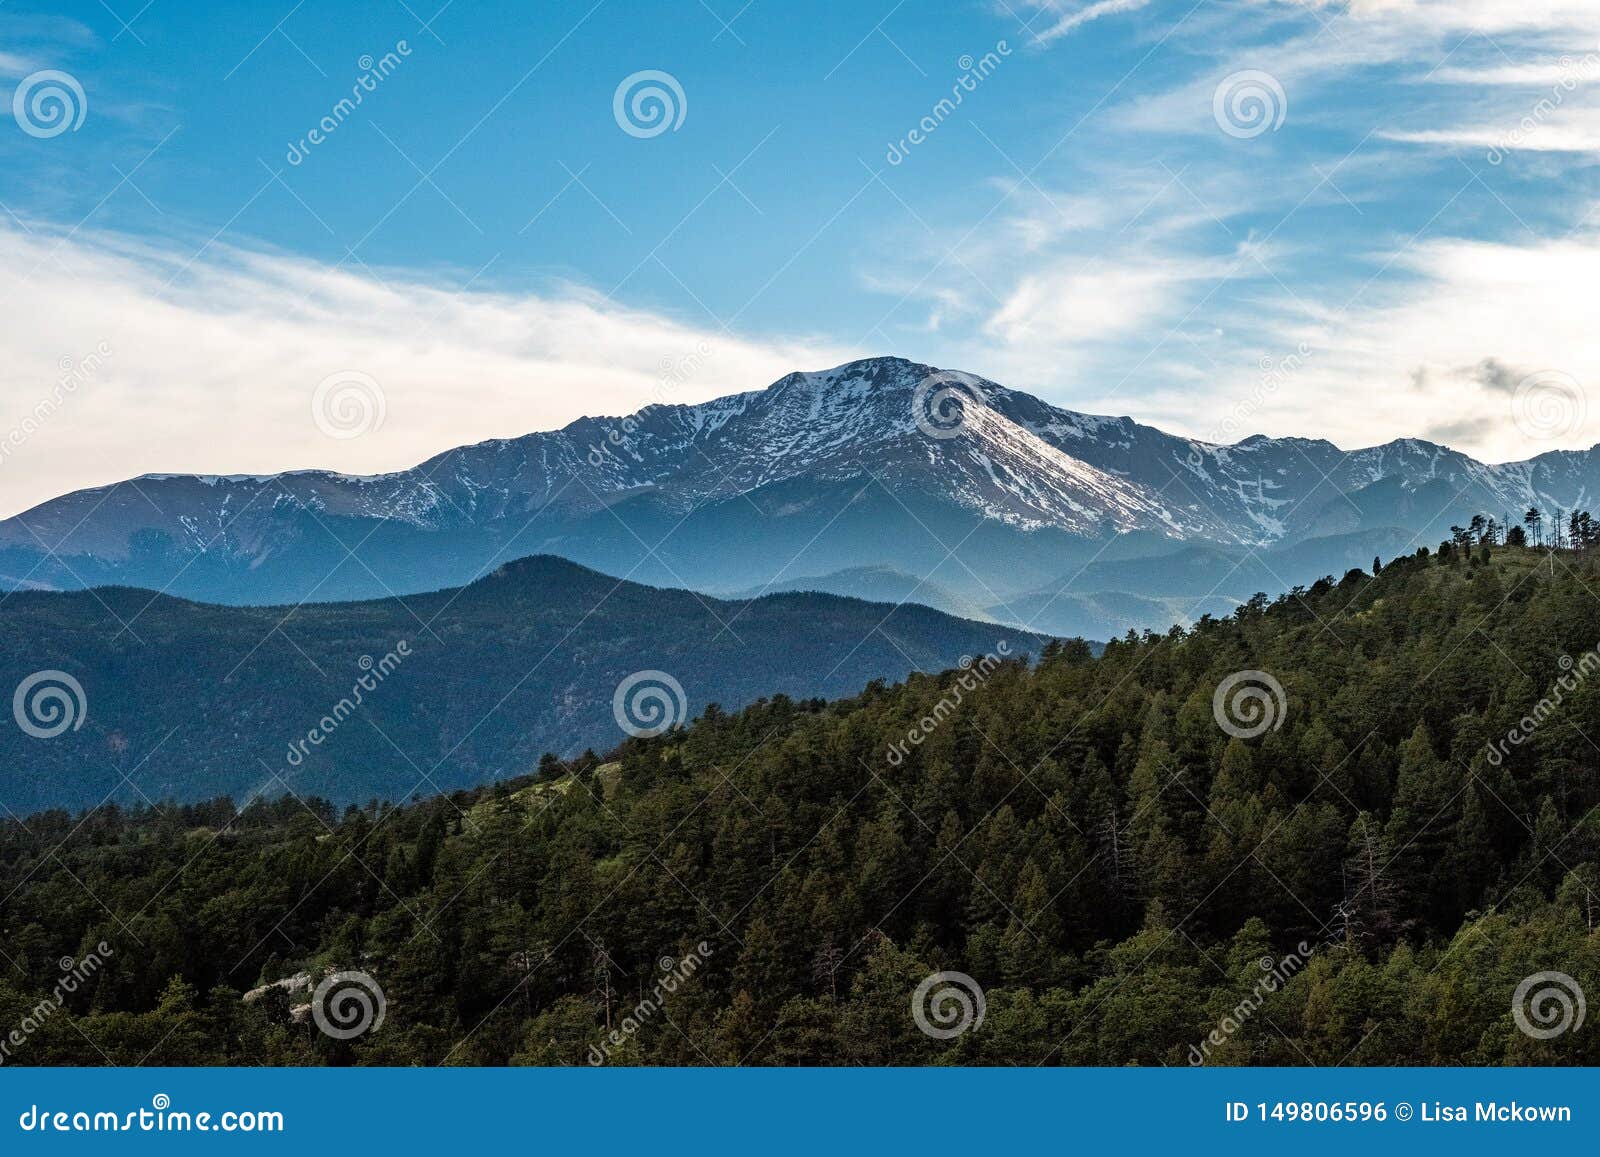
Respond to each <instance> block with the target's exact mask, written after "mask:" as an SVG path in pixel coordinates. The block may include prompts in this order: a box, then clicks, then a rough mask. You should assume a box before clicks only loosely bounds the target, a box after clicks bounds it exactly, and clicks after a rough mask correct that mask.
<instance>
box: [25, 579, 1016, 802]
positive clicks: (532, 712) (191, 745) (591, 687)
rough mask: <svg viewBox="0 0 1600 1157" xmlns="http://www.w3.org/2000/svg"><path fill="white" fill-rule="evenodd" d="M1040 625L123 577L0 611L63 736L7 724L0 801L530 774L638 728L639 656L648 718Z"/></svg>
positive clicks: (664, 595)
mask: <svg viewBox="0 0 1600 1157" xmlns="http://www.w3.org/2000/svg"><path fill="white" fill-rule="evenodd" d="M1044 641H1045V640H1043V639H1041V638H1040V637H1038V636H1035V635H1029V634H1026V633H1024V632H1018V631H1015V630H1012V629H1010V628H1003V627H997V626H994V625H992V624H979V623H970V622H965V621H962V620H960V619H955V618H952V617H950V616H948V615H944V614H941V613H939V612H937V611H933V610H929V609H928V608H926V607H920V606H902V607H892V606H886V605H882V604H877V603H868V602H863V601H861V600H857V599H846V598H839V597H836V596H833V595H824V594H779V595H770V596H767V597H765V598H760V599H756V600H754V601H750V602H746V603H736V602H725V601H718V600H711V599H706V598H703V597H701V596H699V595H696V594H693V593H691V592H688V591H681V590H658V589H654V588H651V587H645V586H641V585H639V584H636V583H628V582H619V581H618V580H616V579H612V578H609V577H607V576H605V575H601V574H597V573H596V572H594V571H590V570H587V569H585V568H583V567H579V566H577V565H575V564H573V563H570V562H567V561H565V560H562V559H557V558H551V557H535V558H529V559H524V560H521V561H518V562H514V563H510V564H507V565H505V566H502V567H500V568H498V569H496V570H495V571H494V572H493V573H492V574H490V575H489V576H487V577H485V578H483V579H480V580H478V581H477V582H475V583H473V584H471V585H470V586H467V587H464V588H459V589H455V590H443V591H437V592H433V593H430V594H424V595H417V596H409V597H407V598H405V599H403V600H402V599H384V600H378V601H370V602H351V603H333V604H327V603H324V604H306V605H303V606H297V607H254V608H249V607H225V606H214V605H206V604H200V603H193V602H187V601H184V600H180V599H175V598H172V597H170V596H166V595H152V594H151V593H150V592H148V591H139V590H133V589H129V588H103V589H99V590H95V591H87V592H71V593H35V592H22V593H17V594H13V595H11V596H10V597H9V598H8V599H7V600H5V602H4V603H3V604H0V686H4V687H6V688H7V689H10V688H17V687H21V685H22V684H23V683H24V682H25V681H26V680H27V679H28V678H29V677H30V676H33V675H34V674H35V673H36V672H54V673H55V676H54V677H53V678H48V679H44V680H42V681H41V682H39V683H38V684H37V685H36V686H35V687H33V689H32V690H31V691H29V692H28V693H26V694H24V693H23V692H22V691H19V692H18V694H19V695H23V698H24V702H25V703H26V704H28V705H29V711H28V716H27V717H28V718H29V719H31V720H33V721H35V723H36V725H37V729H42V730H49V729H50V727H49V725H50V724H51V723H52V722H54V723H56V724H58V725H60V728H59V729H60V730H61V733H60V734H57V735H54V736H47V737H38V736H37V735H34V734H30V733H28V732H27V731H25V730H24V729H23V728H22V727H21V726H13V725H12V722H11V720H9V719H8V720H7V721H6V722H7V725H6V726H5V727H4V728H0V801H3V802H4V804H5V806H6V807H8V808H10V809H11V811H12V812H13V813H16V814H21V813H23V812H26V811H28V810H33V809H38V808H43V807H57V806H59V807H70V808H77V807H85V806H91V805H94V804H98V803H100V802H102V801H104V800H107V799H109V798H112V797H115V798H116V799H117V800H118V802H121V803H124V804H128V803H138V802H140V800H141V799H145V800H166V799H178V800H194V799H201V798H207V797H211V796H217V795H224V794H227V795H231V796H233V797H234V798H236V799H238V800H241V801H242V800H244V799H245V798H247V797H248V796H250V795H253V794H255V793H258V792H260V793H265V794H268V795H275V794H279V793H281V792H282V791H284V790H292V791H294V792H295V794H297V795H301V796H306V795H313V794H314V795H320V796H323V797H325V798H328V799H331V800H335V801H338V802H341V803H343V802H355V801H365V800H368V799H371V798H374V797H376V798H383V799H391V800H399V799H402V798H406V797H407V796H408V795H410V794H411V793H413V792H414V793H417V794H420V795H432V794H436V793H437V792H440V791H448V790H451V789H454V788H460V787H464V786H467V785H472V784H478V783H483V782H486V781H489V780H494V779H501V778H505V777H508V776H513V775H517V774H521V773H525V772H528V771H530V770H532V768H533V767H534V765H535V763H536V762H537V760H538V759H539V757H540V755H541V753H543V752H545V751H554V752H557V753H559V754H563V755H572V754H574V753H576V752H578V751H581V750H582V749H583V748H585V747H595V748H597V749H600V750H605V749H608V748H610V747H612V746H614V745H616V744H617V743H618V742H620V741H622V740H623V739H625V738H627V733H625V732H624V731H623V729H622V726H621V724H620V723H619V720H618V716H617V714H616V710H617V708H616V706H615V702H616V700H615V697H616V696H617V694H618V687H619V686H620V685H622V684H623V683H624V681H625V680H627V679H628V678H629V677H630V676H632V675H634V674H635V673H636V672H640V671H646V672H654V673H655V674H651V675H649V676H648V677H646V678H644V679H642V680H640V681H638V682H637V683H636V684H634V686H633V689H632V691H631V692H630V693H628V694H626V695H625V696H624V697H623V700H622V702H623V704H624V708H625V712H624V717H625V718H626V719H627V720H628V721H629V722H630V724H632V725H634V726H636V727H642V728H645V729H648V728H649V727H650V726H652V725H653V724H654V723H656V722H658V721H659V717H657V716H652V715H651V714H650V711H651V709H652V708H653V707H654V708H661V709H663V710H665V711H666V712H668V718H670V719H672V720H674V721H677V722H683V721H685V719H686V716H690V715H696V714H699V713H701V712H702V711H703V710H704V709H705V708H706V706H707V705H708V704H711V703H716V704H719V705H721V706H723V707H726V708H729V709H732V708H736V707H740V706H743V705H744V704H747V703H750V702H752V701H754V700H756V699H758V698H760V697H765V696H773V695H787V696H790V697H792V698H796V699H807V698H812V697H817V696H839V695H844V694H847V693H854V692H856V691H859V690H860V688H861V687H862V686H864V685H865V684H866V683H868V682H869V681H871V680H874V679H889V680H895V679H900V678H903V677H904V676H905V675H907V674H908V673H910V672H913V671H917V670H941V669H944V668H947V667H950V666H953V665H956V664H957V663H959V662H961V661H962V659H963V657H967V659H968V661H970V660H971V659H972V658H975V657H977V656H981V655H984V654H988V653H990V652H997V651H998V649H999V648H1000V647H1001V646H1002V645H1004V647H1005V648H1006V649H1008V650H1009V651H1010V652H1011V653H1012V654H1021V653H1023V652H1029V651H1031V652H1035V653H1037V651H1038V650H1039V649H1040V647H1041V646H1042V645H1043V643H1044ZM661 673H665V675H666V676H670V679H665V678H662V677H660V675H661ZM62 674H65V675H67V676H70V677H71V678H72V679H73V680H76V681H77V684H78V686H79V687H80V688H81V690H82V695H81V699H77V700H76V701H74V700H71V699H69V698H62V699H58V700H57V701H56V702H55V704H53V705H52V704H51V703H50V702H49V701H48V699H45V698H36V696H43V695H46V694H47V693H48V691H49V689H50V687H51V686H54V687H56V688H64V687H67V684H66V683H65V681H64V680H62V679H61V678H60V676H61V675H62ZM673 680H675V681H676V683H677V685H678V686H679V687H681V699H680V698H678V691H677V690H676V689H675V688H674V687H673V686H672V681H673ZM368 684H371V685H370V686H369V685H368ZM663 688H665V690H664V691H662V690H661V689H663ZM64 694H66V695H70V694H71V690H70V688H68V689H67V691H66V692H64ZM85 705H86V710H83V709H82V708H83V707H84V706H85ZM52 707H54V708H55V709H56V710H57V712H59V711H60V710H65V711H67V712H68V717H69V718H71V719H72V720H73V722H74V723H75V724H77V726H76V728H75V729H72V728H65V726H64V721H63V717H62V716H61V715H60V714H59V713H56V714H51V711H52ZM21 722H22V717H21V716H19V718H18V723H19V724H20V723H21ZM313 732H315V733H317V734H318V735H319V738H316V739H311V738H308V737H309V736H310V735H311V734H312V733H313ZM124 777H126V778H124Z"/></svg>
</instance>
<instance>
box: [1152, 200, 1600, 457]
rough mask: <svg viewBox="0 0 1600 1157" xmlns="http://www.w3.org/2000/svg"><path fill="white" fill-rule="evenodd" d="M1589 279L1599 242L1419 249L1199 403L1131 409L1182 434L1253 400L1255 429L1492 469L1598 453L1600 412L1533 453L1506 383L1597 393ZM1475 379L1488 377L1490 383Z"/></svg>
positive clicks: (1178, 401) (1599, 365)
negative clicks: (1532, 381)
mask: <svg viewBox="0 0 1600 1157" xmlns="http://www.w3.org/2000/svg"><path fill="white" fill-rule="evenodd" d="M1597 208H1600V206H1597ZM1597 268H1600V234H1595V233H1584V234H1580V235H1575V236H1573V237H1570V238H1566V239H1560V240H1546V241H1539V242H1535V243H1529V244H1526V245H1512V244H1504V243H1496V242H1488V241H1473V240H1465V239H1460V238H1440V239H1436V240H1430V241H1425V242H1422V243H1420V244H1418V245H1417V246H1415V247H1414V248H1412V249H1410V250H1409V251H1407V252H1405V253H1404V254H1403V255H1402V256H1401V257H1400V258H1399V260H1398V261H1397V262H1396V265H1395V266H1394V267H1393V268H1392V269H1391V271H1390V275H1389V276H1386V277H1385V278H1382V279H1380V280H1379V281H1378V282H1375V283H1374V284H1373V286H1372V288H1371V289H1370V290H1369V291H1368V292H1366V293H1365V294H1363V295H1362V296H1361V297H1360V298H1359V299H1358V300H1357V301H1356V302H1355V303H1354V304H1353V305H1352V306H1351V307H1350V308H1349V309H1348V310H1335V311H1332V312H1331V313H1330V312H1320V313H1318V314H1317V315H1314V316H1306V317H1303V318H1301V319H1299V320H1297V321H1288V322H1285V321H1284V320H1283V319H1270V318H1266V319H1263V324H1262V325H1261V326H1259V327H1257V328H1256V329H1255V330H1253V331H1252V332H1250V333H1249V334H1248V335H1247V336H1246V340H1245V341H1244V342H1243V343H1242V344H1240V345H1238V346H1236V347H1235V348H1233V349H1232V351H1231V353H1224V354H1223V355H1222V358H1221V360H1222V364H1223V372H1221V373H1218V374H1216V375H1214V376H1213V378H1212V380H1211V382H1210V383H1209V388H1208V389H1206V390H1205V391H1204V392H1203V393H1194V394H1191V393H1189V392H1187V391H1175V392H1173V393H1171V394H1170V395H1167V396H1164V397H1163V396H1160V395H1149V396H1146V397H1144V398H1142V399H1141V403H1142V405H1143V406H1144V407H1145V413H1146V415H1148V418H1155V419H1157V420H1158V421H1165V422H1167V423H1169V424H1171V425H1173V426H1176V427H1179V428H1182V429H1184V430H1186V431H1188V432H1192V433H1203V432H1204V431H1206V430H1207V429H1209V428H1211V427H1212V426H1214V425H1215V419H1216V415H1217V414H1218V413H1223V412H1227V411H1228V410H1229V408H1230V407H1232V406H1235V405H1238V404H1241V403H1244V402H1246V401H1248V400H1249V399H1251V398H1252V397H1255V398H1257V399H1258V400H1257V402H1256V403H1254V404H1251V405H1250V407H1249V410H1250V414H1251V418H1250V421H1251V424H1252V426H1253V427H1254V428H1255V429H1258V430H1260V431H1261V432H1264V433H1269V434H1302V435H1313V436H1318V437H1326V438H1330V439H1332V440H1333V441H1334V442H1336V443H1338V444H1339V445H1341V446H1344V447H1347V448H1353V447H1357V446H1366V445H1372V444H1374V443H1379V442H1385V441H1388V440H1390V439H1392V438H1397V437H1406V436H1419V437H1426V436H1429V435H1430V434H1431V435H1432V436H1433V437H1435V438H1436V439H1440V440H1444V441H1446V442H1448V443H1450V444H1451V445H1453V446H1455V448H1457V449H1460V450H1463V451H1466V452H1468V453H1471V454H1474V455H1476V456H1478V457H1481V458H1484V459H1486V460H1488V461H1507V460H1513V459H1523V458H1528V457H1531V456H1533V455H1535V454H1539V453H1542V452H1544V451H1546V450H1552V449H1577V448H1587V447H1589V446H1592V445H1594V444H1595V443H1596V442H1600V411H1597V412H1596V413H1595V414H1594V415H1593V417H1592V418H1591V419H1590V420H1589V421H1588V422H1587V423H1586V424H1584V425H1582V426H1580V427H1579V428H1577V429H1574V430H1571V431H1570V432H1566V433H1564V435H1563V436H1562V437H1561V438H1559V439H1557V440H1555V441H1542V440H1540V439H1538V438H1534V437H1529V436H1527V435H1526V434H1525V433H1524V432H1523V431H1522V430H1520V429H1518V427H1517V425H1516V424H1515V422H1514V421H1513V419H1512V412H1511V396H1510V395H1511V393H1512V392H1514V390H1512V389H1508V385H1507V384H1508V382H1509V380H1510V378H1520V377H1521V376H1524V375H1528V374H1534V373H1539V372H1553V373H1556V374H1559V375H1563V376H1564V377H1568V378H1571V379H1575V380H1576V381H1577V382H1578V383H1579V384H1580V386H1581V387H1582V388H1584V389H1585V390H1586V391H1587V392H1588V393H1590V394H1593V393H1594V392H1595V391H1596V390H1597V389H1600V347H1597V346H1596V344H1595V342H1594V339H1593V332H1594V320H1593V305H1592V302H1593V292H1592V286H1593V282H1594V271H1595V270H1596V269H1597ZM1301 342H1304V343H1305V345H1306V346H1307V347H1308V348H1309V349H1310V351H1311V352H1310V353H1309V355H1308V356H1306V357H1304V358H1303V359H1299V363H1298V364H1297V366H1296V368H1295V369H1294V370H1293V371H1292V372H1290V373H1288V374H1286V375H1285V376H1284V377H1283V380H1282V382H1281V384H1280V385H1279V386H1278V387H1277V388H1275V389H1274V390H1273V391H1272V392H1271V393H1270V395H1269V396H1267V397H1266V398H1264V399H1261V397H1260V389H1259V387H1260V383H1261V381H1262V380H1263V378H1264V377H1265V376H1266V372H1267V371H1266V369H1265V367H1266V366H1267V364H1268V362H1269V361H1274V360H1276V359H1281V358H1282V357H1283V356H1284V355H1286V354H1290V353H1292V352H1293V351H1294V350H1295V348H1296V346H1297V345H1298V344H1299V343H1301ZM1185 352H1187V351H1185ZM1258 363H1259V364H1258ZM1485 367H1495V368H1496V373H1495V374H1494V375H1486V374H1485V372H1484V369H1485ZM1513 385H1514V383H1513ZM1148 418H1147V420H1148Z"/></svg>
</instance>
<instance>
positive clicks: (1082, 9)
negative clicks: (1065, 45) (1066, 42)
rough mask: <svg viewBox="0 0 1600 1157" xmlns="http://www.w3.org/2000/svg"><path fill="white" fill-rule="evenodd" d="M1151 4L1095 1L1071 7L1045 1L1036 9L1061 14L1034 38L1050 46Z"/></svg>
mask: <svg viewBox="0 0 1600 1157" xmlns="http://www.w3.org/2000/svg"><path fill="white" fill-rule="evenodd" d="M1149 3H1150V0H1094V2H1093V3H1090V4H1081V5H1071V4H1063V3H1061V0H1044V2H1043V3H1038V4H1035V5H1034V7H1035V8H1037V9H1039V10H1041V11H1044V12H1052V13H1059V16H1058V17H1057V19H1056V22H1055V23H1054V24H1052V25H1050V27H1048V28H1046V29H1045V30H1044V31H1042V32H1040V33H1039V34H1038V35H1037V36H1036V37H1035V38H1034V42H1035V43H1036V44H1050V43H1052V42H1054V41H1057V40H1060V39H1061V38H1062V37H1063V36H1070V35H1071V34H1072V33H1074V32H1076V31H1077V30H1078V29H1080V28H1082V27H1083V26H1084V25H1085V24H1089V23H1091V22H1092V21H1095V20H1099V19H1101V18H1102V17H1105V16H1116V15H1119V14H1121V13H1124V12H1137V11H1138V10H1139V9H1141V8H1144V7H1147V6H1148V5H1149Z"/></svg>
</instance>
